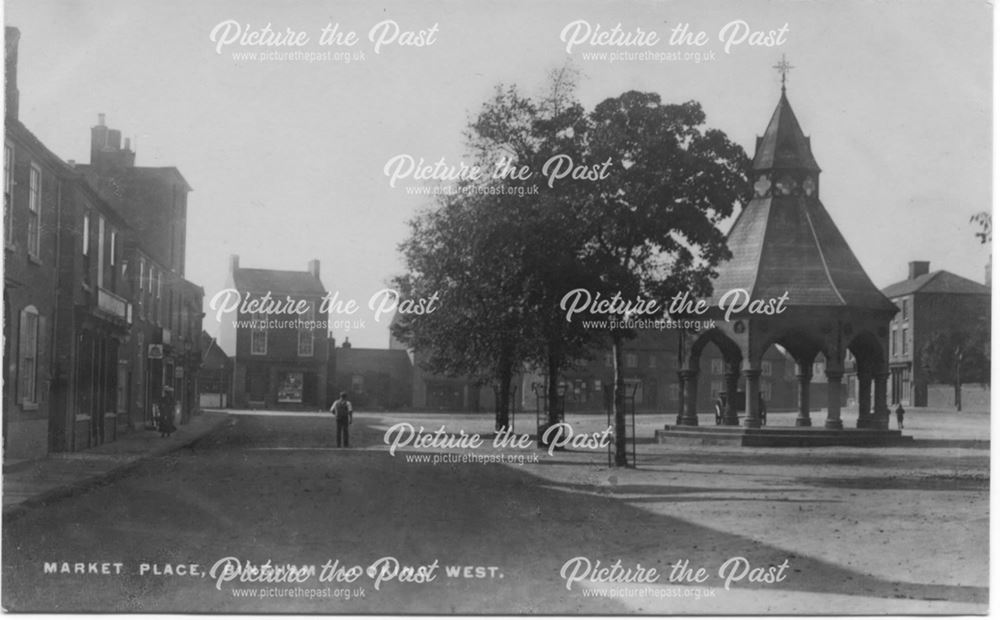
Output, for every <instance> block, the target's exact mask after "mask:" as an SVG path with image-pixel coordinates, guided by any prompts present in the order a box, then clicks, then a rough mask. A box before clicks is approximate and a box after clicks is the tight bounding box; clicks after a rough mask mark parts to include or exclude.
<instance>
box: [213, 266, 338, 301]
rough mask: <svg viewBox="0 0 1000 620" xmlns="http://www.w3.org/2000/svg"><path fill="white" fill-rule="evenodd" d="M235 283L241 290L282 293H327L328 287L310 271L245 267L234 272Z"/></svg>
mask: <svg viewBox="0 0 1000 620" xmlns="http://www.w3.org/2000/svg"><path fill="white" fill-rule="evenodd" d="M233 281H234V282H233V283H234V284H235V285H236V289H237V290H240V291H249V292H253V293H266V292H268V291H270V292H271V293H274V294H281V295H325V294H326V288H325V287H324V286H323V282H322V281H320V279H319V278H317V277H316V276H314V275H313V274H312V273H310V272H308V271H283V270H280V269H244V268H242V267H241V268H239V269H236V270H235V271H234V272H233Z"/></svg>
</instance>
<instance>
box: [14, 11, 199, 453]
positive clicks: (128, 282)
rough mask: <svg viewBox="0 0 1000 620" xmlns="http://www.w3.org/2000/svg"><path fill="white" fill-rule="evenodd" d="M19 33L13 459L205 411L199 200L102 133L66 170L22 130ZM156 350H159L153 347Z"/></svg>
mask: <svg viewBox="0 0 1000 620" xmlns="http://www.w3.org/2000/svg"><path fill="white" fill-rule="evenodd" d="M19 40H20V33H19V32H18V30H17V29H16V28H11V27H7V28H5V69H6V80H5V101H6V119H5V121H6V122H5V131H4V251H5V259H6V262H5V270H4V340H5V345H6V346H5V347H4V390H3V424H4V441H5V448H6V450H5V458H13V459H21V458H37V457H41V456H44V455H45V454H46V453H48V452H50V451H57V452H60V451H73V450H81V449H85V448H88V447H91V446H95V445H99V444H102V443H104V442H107V441H113V440H115V439H116V438H118V437H119V436H120V435H121V434H124V433H129V432H131V431H133V430H135V429H136V428H143V427H145V426H148V425H150V424H151V422H152V418H151V414H152V411H153V407H152V405H153V404H154V403H156V402H160V401H161V399H162V398H163V395H164V394H165V393H168V392H172V393H174V395H175V398H176V399H177V402H178V412H177V413H178V418H179V419H178V421H179V422H182V423H183V422H184V421H186V420H187V419H188V418H189V417H190V415H191V414H192V413H193V412H195V411H196V410H197V396H196V395H197V389H198V371H199V367H200V351H201V349H200V347H199V346H198V343H199V336H200V334H201V319H202V316H203V315H202V310H201V307H202V298H203V296H204V293H203V291H202V289H201V287H199V286H197V285H195V284H192V283H190V282H188V281H187V280H185V279H184V253H185V244H186V218H187V193H188V191H190V187H189V186H188V185H187V182H186V181H185V180H184V178H183V176H181V174H180V172H179V171H177V169H176V168H146V167H140V166H136V165H135V153H134V151H132V150H131V148H130V146H129V142H128V140H126V141H125V144H124V146H122V144H121V134H120V132H118V131H116V130H112V129H109V128H108V127H107V126H105V123H104V119H103V115H101V118H100V121H99V123H98V125H97V126H95V127H94V128H92V130H91V162H90V164H88V165H76V164H75V163H74V162H72V161H69V162H64V161H63V160H61V159H60V158H59V157H58V156H56V155H55V154H54V153H52V152H51V151H50V150H49V149H48V148H46V147H45V145H44V144H42V142H41V141H40V140H39V139H38V138H37V137H35V136H34V134H32V133H31V132H30V131H29V130H28V129H27V128H26V127H25V126H24V125H23V124H22V123H21V121H20V120H19V118H18V111H19V98H20V92H19V90H18V86H17V60H18V58H17V57H18V43H19ZM150 345H154V346H152V347H151V346H150Z"/></svg>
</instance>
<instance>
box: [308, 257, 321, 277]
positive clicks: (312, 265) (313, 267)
mask: <svg viewBox="0 0 1000 620" xmlns="http://www.w3.org/2000/svg"><path fill="white" fill-rule="evenodd" d="M309 273H311V274H313V275H314V276H316V278H319V260H318V259H315V258H314V259H312V260H311V261H309Z"/></svg>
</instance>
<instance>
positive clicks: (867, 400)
mask: <svg viewBox="0 0 1000 620" xmlns="http://www.w3.org/2000/svg"><path fill="white" fill-rule="evenodd" d="M871 416H872V375H871V373H869V372H868V371H861V370H859V371H858V428H871V427H872V419H871Z"/></svg>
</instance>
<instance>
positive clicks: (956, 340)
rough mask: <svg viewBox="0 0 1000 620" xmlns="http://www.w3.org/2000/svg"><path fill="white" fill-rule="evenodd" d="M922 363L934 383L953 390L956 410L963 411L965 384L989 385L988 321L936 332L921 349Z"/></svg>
mask: <svg viewBox="0 0 1000 620" xmlns="http://www.w3.org/2000/svg"><path fill="white" fill-rule="evenodd" d="M920 362H921V364H922V365H923V367H924V370H925V371H926V373H927V377H928V379H929V380H930V381H931V382H934V383H947V384H949V385H951V386H952V387H953V388H954V390H955V408H956V409H957V410H958V411H961V410H962V383H986V384H988V383H989V382H990V329H989V322H988V321H985V322H983V321H980V322H973V323H970V324H969V327H966V328H951V329H942V330H939V331H937V332H935V333H934V334H933V335H932V336H931V337H930V338H929V339H928V341H927V343H926V344H925V345H924V346H923V347H922V348H921V351H920Z"/></svg>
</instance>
